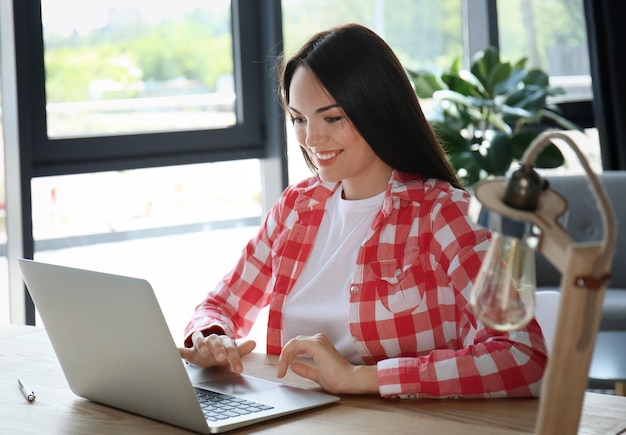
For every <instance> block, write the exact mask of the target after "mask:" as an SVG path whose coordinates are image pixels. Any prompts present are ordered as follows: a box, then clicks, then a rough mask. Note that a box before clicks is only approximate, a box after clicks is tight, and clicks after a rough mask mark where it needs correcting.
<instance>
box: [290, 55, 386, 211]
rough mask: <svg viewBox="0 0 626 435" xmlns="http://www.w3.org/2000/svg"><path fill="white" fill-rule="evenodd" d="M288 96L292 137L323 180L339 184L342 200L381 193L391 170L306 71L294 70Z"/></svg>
mask: <svg viewBox="0 0 626 435" xmlns="http://www.w3.org/2000/svg"><path fill="white" fill-rule="evenodd" d="M289 96H290V97H289V107H288V110H289V114H290V115H291V119H292V120H293V126H294V131H295V135H296V138H297V140H298V143H299V144H300V146H301V147H303V148H304V149H305V150H306V152H307V153H308V155H309V156H310V158H311V160H312V161H313V162H314V163H315V166H317V168H318V173H319V176H320V178H321V179H322V180H323V181H327V182H338V181H341V182H342V185H343V191H344V196H345V198H346V199H363V198H369V197H372V196H374V195H377V194H378V193H381V192H382V191H384V190H385V187H386V186H387V183H388V181H389V177H390V176H391V172H392V169H391V167H390V166H388V165H387V164H386V163H384V162H383V161H382V160H381V159H380V158H379V157H378V156H377V155H376V154H375V153H374V151H373V150H372V148H371V147H370V146H369V145H368V143H367V142H366V141H365V139H363V137H362V136H361V135H360V134H359V132H358V131H357V130H356V128H355V127H354V125H353V124H352V122H351V121H350V120H349V119H348V117H347V116H346V114H345V113H344V111H343V109H342V108H341V107H340V106H339V105H338V104H337V103H336V102H335V100H334V99H333V98H332V96H331V95H330V94H329V93H328V92H327V91H326V89H324V87H323V86H322V84H321V83H320V82H319V81H318V79H317V77H316V76H315V74H313V72H312V71H311V70H310V69H309V68H306V67H303V66H300V67H298V68H297V69H296V70H295V72H294V74H293V77H292V80H291V84H290V87H289Z"/></svg>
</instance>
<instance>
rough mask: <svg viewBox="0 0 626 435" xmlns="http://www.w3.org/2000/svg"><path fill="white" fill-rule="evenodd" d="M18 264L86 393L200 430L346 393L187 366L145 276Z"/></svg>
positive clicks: (68, 373) (65, 363)
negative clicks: (219, 406) (216, 407)
mask: <svg viewBox="0 0 626 435" xmlns="http://www.w3.org/2000/svg"><path fill="white" fill-rule="evenodd" d="M19 265H20V268H21V271H22V276H23V278H24V282H25V283H26V287H27V288H28V291H29V292H30V295H31V296H32V299H33V301H34V303H35V306H36V308H37V309H38V311H39V314H40V316H41V319H42V321H43V323H44V327H45V329H46V331H47V333H48V336H49V337H50V341H51V342H52V346H53V348H54V351H55V353H56V355H57V357H58V359H59V362H60V364H61V367H62V369H63V373H64V374H65V377H66V378H67V382H68V384H69V386H70V388H71V390H72V391H73V392H74V394H76V395H78V396H81V397H84V398H86V399H89V400H92V401H94V402H98V403H102V404H105V405H108V406H112V407H115V408H119V409H122V410H125V411H128V412H132V413H135V414H140V415H143V416H145V417H149V418H152V419H155V420H159V421H163V422H166V423H169V424H172V425H175V426H180V427H183V428H186V429H190V430H192V431H195V432H199V433H218V432H224V431H227V430H231V429H235V428H239V427H242V426H246V425H249V424H252V423H256V422H259V421H263V420H267V419H270V418H275V417H278V416H281V415H285V414H291V413H294V412H298V411H302V410H305V409H310V408H314V407H318V406H322V405H326V404H329V403H332V402H335V401H337V400H339V398H338V397H336V396H332V395H329V394H325V393H323V392H318V391H313V390H305V389H299V388H293V387H288V386H285V385H281V384H279V383H274V382H269V381H265V380H262V379H258V378H253V377H251V376H248V375H235V374H234V373H232V372H230V371H228V370H225V369H200V368H197V367H191V366H186V365H185V364H184V362H183V361H182V360H181V358H180V355H179V353H178V349H177V347H176V345H175V343H174V340H173V339H172V336H171V334H170V331H169V328H168V325H167V323H166V321H165V318H164V317H163V313H162V311H161V308H160V306H159V303H158V301H157V299H156V297H155V295H154V291H153V289H152V287H151V286H150V284H149V283H148V282H147V281H146V280H143V279H138V278H130V277H124V276H118V275H112V274H105V273H100V272H93V271H88V270H82V269H75V268H69V267H64V266H56V265H52V264H45V263H40V262H35V261H32V260H24V259H22V260H19ZM199 397H200V398H199ZM231 398H232V399H231ZM207 401H208V402H222V403H228V401H231V402H235V403H234V404H233V405H232V406H228V405H224V407H226V408H229V411H227V412H226V413H225V415H223V414H220V415H218V414H216V413H215V412H214V411H212V410H211V406H210V405H206V404H201V403H202V402H207Z"/></svg>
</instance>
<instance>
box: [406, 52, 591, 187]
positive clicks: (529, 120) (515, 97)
mask: <svg viewBox="0 0 626 435" xmlns="http://www.w3.org/2000/svg"><path fill="white" fill-rule="evenodd" d="M526 60H527V59H526V58H521V59H519V60H518V61H516V62H514V63H510V62H502V61H501V60H500V54H499V52H498V50H497V49H496V48H494V47H488V48H487V49H486V50H484V51H482V52H479V53H477V54H476V55H475V56H474V57H473V59H472V62H471V67H470V69H469V71H468V70H465V69H463V68H462V66H461V61H460V60H459V59H456V60H455V61H454V62H453V63H452V65H451V67H450V68H449V69H448V70H447V71H444V72H443V73H441V74H435V73H432V72H423V71H412V70H407V72H408V74H409V76H410V77H411V79H412V81H413V84H414V86H415V92H416V93H417V95H418V97H420V98H422V99H426V98H431V99H432V102H433V103H434V104H433V107H432V110H426V116H427V118H428V120H429V122H430V124H431V125H432V126H433V127H434V129H435V131H436V132H437V134H438V136H439V138H440V139H441V141H442V143H443V145H444V147H445V149H446V153H447V155H448V158H449V159H450V161H451V163H452V165H453V166H454V168H455V170H456V171H457V175H458V176H459V178H460V180H461V181H462V182H463V183H464V184H465V185H466V186H468V187H471V186H472V185H473V184H475V183H476V182H477V181H479V180H481V179H483V178H486V177H489V176H501V175H504V174H505V173H506V172H507V170H508V169H509V168H510V167H511V164H512V163H514V162H515V161H518V160H519V159H520V158H521V156H522V154H523V153H524V151H525V150H526V148H527V147H528V145H529V144H530V143H531V142H532V140H533V139H534V138H535V137H536V136H537V135H538V134H539V133H541V132H542V131H544V130H546V129H548V128H555V127H556V128H564V129H580V127H578V126H577V125H575V124H574V123H572V122H570V121H568V120H567V119H565V118H564V117H563V116H561V115H560V113H559V109H558V107H557V106H556V105H554V104H551V103H550V102H549V101H548V97H551V96H555V95H560V94H563V93H564V92H565V91H564V90H563V89H562V88H555V87H552V86H550V84H549V79H548V75H547V74H546V73H545V72H543V71H542V70H540V69H527V68H526ZM563 162H564V158H563V155H562V154H561V152H560V151H559V149H558V148H557V147H556V146H554V145H551V146H549V147H547V148H546V149H545V150H544V151H543V152H542V153H541V155H540V156H539V157H538V158H537V160H536V165H537V167H539V168H556V167H559V166H561V165H562V164H563Z"/></svg>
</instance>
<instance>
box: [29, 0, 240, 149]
mask: <svg viewBox="0 0 626 435" xmlns="http://www.w3.org/2000/svg"><path fill="white" fill-rule="evenodd" d="M41 6H42V23H43V39H44V60H45V73H46V83H45V87H46V103H47V104H46V115H47V133H48V136H49V137H50V138H59V137H76V136H97V135H107V134H120V133H146V132H155V131H176V130H194V129H207V128H223V127H229V126H233V125H235V124H236V114H235V80H234V75H233V44H232V39H233V38H232V30H231V13H230V12H231V9H230V0H212V1H205V0H185V1H181V2H178V3H177V4H176V7H175V8H172V6H171V4H170V3H166V2H146V1H141V0H106V1H98V2H95V3H93V2H84V1H76V0H43V1H42V3H41ZM69 10H72V13H71V14H68V13H67V11H69Z"/></svg>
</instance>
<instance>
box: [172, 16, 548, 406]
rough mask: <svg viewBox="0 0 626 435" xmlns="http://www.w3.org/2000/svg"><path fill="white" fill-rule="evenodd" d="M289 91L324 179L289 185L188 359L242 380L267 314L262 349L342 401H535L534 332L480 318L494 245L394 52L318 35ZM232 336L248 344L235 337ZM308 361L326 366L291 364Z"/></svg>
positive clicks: (226, 282) (199, 327)
mask: <svg viewBox="0 0 626 435" xmlns="http://www.w3.org/2000/svg"><path fill="white" fill-rule="evenodd" d="M280 79H281V83H280V92H281V96H282V98H283V102H284V105H285V110H286V111H287V112H288V113H289V114H290V116H291V119H292V120H293V128H294V130H295V134H296V138H297V140H298V142H299V144H300V146H301V148H302V151H303V154H304V158H305V159H306V161H307V163H308V165H309V166H310V167H311V169H312V170H313V171H314V173H315V176H313V177H312V178H310V179H307V180H304V181H302V182H301V183H299V184H297V185H294V186H290V187H288V188H287V189H286V190H285V192H284V193H283V195H282V196H281V198H280V200H279V201H278V202H277V203H276V205H275V206H274V207H273V208H272V210H271V211H270V212H269V213H268V215H267V217H266V219H265V221H264V223H263V225H262V226H261V229H260V231H259V233H258V235H257V236H256V237H255V238H253V239H252V240H251V241H250V242H249V243H248V245H247V246H246V248H245V249H244V252H243V253H242V256H241V258H240V260H239V262H238V264H237V265H236V266H235V268H234V269H233V271H232V272H230V274H228V275H227V276H226V277H225V278H224V279H223V281H222V282H221V283H220V284H219V285H218V287H217V288H216V289H215V290H214V291H213V292H211V293H209V295H208V296H207V298H206V299H205V300H204V301H203V302H202V303H201V304H200V305H199V306H198V307H197V309H196V312H195V314H194V316H193V317H192V319H191V322H190V324H189V325H188V327H187V330H186V339H185V345H186V346H187V347H186V348H183V349H180V352H181V356H182V357H183V358H185V359H186V360H187V361H189V362H190V363H192V364H196V365H200V366H212V365H222V366H230V367H231V368H232V369H233V370H234V371H235V372H241V370H243V365H242V359H241V357H242V356H244V355H246V354H247V353H249V352H251V351H252V349H253V348H254V345H255V343H254V342H252V341H250V340H245V339H243V338H242V337H245V336H246V335H247V334H248V332H249V331H250V328H251V326H252V324H253V322H254V321H255V319H256V317H257V315H258V313H259V311H260V310H261V309H262V308H263V307H265V306H267V305H268V304H269V306H270V311H269V319H268V333H267V352H268V353H271V354H279V355H280V357H279V365H278V373H277V375H278V377H282V376H284V375H285V373H286V371H287V369H288V368H290V369H291V370H292V371H293V372H295V373H296V374H298V375H300V376H304V377H306V378H309V379H312V380H314V381H316V382H317V383H319V384H320V386H321V387H322V388H323V389H325V390H327V391H329V392H331V393H354V394H361V393H363V394H365V393H378V394H380V395H382V396H384V397H397V396H400V397H433V398H434V397H451V396H454V397H504V396H532V395H537V394H538V392H539V384H540V380H541V377H542V375H543V371H544V368H545V365H546V360H547V357H546V350H545V347H544V341H543V337H542V335H541V331H540V328H539V326H538V324H537V323H536V322H535V321H533V322H532V323H531V324H529V325H528V326H527V327H526V328H525V329H524V330H521V331H516V332H512V333H503V332H497V331H493V330H490V329H487V328H485V327H484V326H482V325H481V324H480V323H479V322H478V321H477V319H476V317H475V315H474V314H473V312H472V310H471V307H470V306H469V293H470V291H471V287H472V282H473V280H474V279H475V277H476V275H477V273H478V270H479V268H480V264H481V260H482V258H483V255H484V253H485V251H486V249H487V245H488V242H489V233H488V231H487V230H485V229H484V228H481V227H479V226H477V225H475V224H474V223H473V222H472V221H471V220H470V219H469V218H468V205H469V195H468V194H467V192H466V191H465V190H463V188H462V187H461V186H460V185H459V182H458V181H457V179H456V177H455V174H454V172H453V170H452V169H451V167H450V165H449V163H448V161H447V159H446V156H445V153H444V151H443V149H442V147H441V145H440V144H439V142H438V141H437V139H436V137H435V135H434V134H433V132H432V130H431V128H430V126H429V124H428V122H427V121H426V119H425V118H424V115H423V113H422V111H421V108H420V105H419V103H418V100H417V98H416V96H415V93H414V91H413V89H412V87H411V84H410V82H409V80H408V78H407V76H406V74H405V72H404V69H403V67H402V65H401V64H400V62H399V61H398V59H397V58H396V56H395V55H394V54H393V52H392V51H391V49H390V48H389V46H388V45H387V44H386V43H385V42H384V41H383V40H382V39H381V38H379V37H378V36H377V35H376V34H375V33H373V32H372V31H370V30H368V29H367V28H365V27H362V26H360V25H354V24H351V25H346V26H342V27H338V28H334V29H331V30H328V31H325V32H321V33H319V34H317V35H315V36H314V37H313V38H311V39H310V40H309V41H308V42H307V43H306V44H305V45H304V46H303V47H302V48H301V49H300V51H298V52H297V53H296V54H295V55H294V56H293V57H292V58H291V59H289V60H288V61H286V62H285V63H284V64H282V65H281V77H280ZM235 340H237V341H235ZM304 354H306V355H308V356H310V357H311V358H312V359H313V361H314V362H315V364H314V365H310V366H309V365H305V364H303V363H301V362H296V361H294V359H295V357H296V356H299V355H304Z"/></svg>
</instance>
